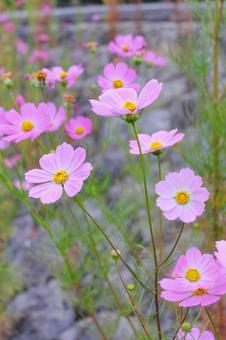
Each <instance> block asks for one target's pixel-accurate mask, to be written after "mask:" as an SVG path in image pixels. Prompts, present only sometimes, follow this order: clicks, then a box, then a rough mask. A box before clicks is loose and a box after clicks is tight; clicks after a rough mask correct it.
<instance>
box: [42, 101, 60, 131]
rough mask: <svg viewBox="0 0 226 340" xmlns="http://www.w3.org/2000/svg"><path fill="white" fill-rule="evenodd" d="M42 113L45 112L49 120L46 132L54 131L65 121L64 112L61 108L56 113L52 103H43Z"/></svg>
mask: <svg viewBox="0 0 226 340" xmlns="http://www.w3.org/2000/svg"><path fill="white" fill-rule="evenodd" d="M40 105H43V111H44V112H45V114H46V116H47V118H48V120H49V128H48V131H56V130H58V129H59V127H60V126H61V125H62V124H63V123H64V121H65V120H66V112H65V109H64V107H63V106H61V107H60V108H59V110H58V111H57V109H56V106H55V104H53V103H47V104H45V103H43V104H40Z"/></svg>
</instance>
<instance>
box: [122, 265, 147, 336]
mask: <svg viewBox="0 0 226 340" xmlns="http://www.w3.org/2000/svg"><path fill="white" fill-rule="evenodd" d="M116 269H117V273H118V276H119V279H120V281H121V284H122V286H123V288H124V290H125V292H126V294H127V296H128V298H129V300H130V303H131V306H132V308H133V311H134V313H135V315H136V317H137V319H138V321H139V323H140V325H141V327H142V329H143V331H144V334H145V335H146V336H147V337H148V339H150V335H149V333H148V331H147V329H146V326H145V323H144V321H143V320H142V317H141V315H140V313H139V311H138V309H137V306H136V302H135V300H134V298H133V296H132V294H130V292H129V290H128V289H127V287H126V284H125V282H124V280H123V278H122V275H121V272H120V268H119V265H118V264H117V263H116Z"/></svg>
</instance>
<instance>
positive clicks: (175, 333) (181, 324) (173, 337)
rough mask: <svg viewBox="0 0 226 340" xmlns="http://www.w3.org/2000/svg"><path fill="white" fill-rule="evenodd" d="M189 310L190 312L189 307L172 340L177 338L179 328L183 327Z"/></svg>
mask: <svg viewBox="0 0 226 340" xmlns="http://www.w3.org/2000/svg"><path fill="white" fill-rule="evenodd" d="M188 312H189V308H187V310H186V313H185V315H184V317H183V319H182V320H181V321H180V323H179V326H178V328H177V330H176V332H175V334H174V336H173V338H172V340H175V339H176V336H177V334H178V332H179V330H180V328H181V325H182V324H183V323H184V321H185V320H186V319H187V316H188Z"/></svg>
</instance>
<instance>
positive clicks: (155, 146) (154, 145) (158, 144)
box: [149, 141, 163, 149]
mask: <svg viewBox="0 0 226 340" xmlns="http://www.w3.org/2000/svg"><path fill="white" fill-rule="evenodd" d="M162 147H163V144H162V143H161V142H157V141H156V142H152V143H150V145H149V148H150V149H160V148H162Z"/></svg>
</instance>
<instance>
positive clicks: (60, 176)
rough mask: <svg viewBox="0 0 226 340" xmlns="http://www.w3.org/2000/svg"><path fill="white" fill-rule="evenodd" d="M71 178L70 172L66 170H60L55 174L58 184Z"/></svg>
mask: <svg viewBox="0 0 226 340" xmlns="http://www.w3.org/2000/svg"><path fill="white" fill-rule="evenodd" d="M68 178H69V174H68V173H67V171H65V170H58V171H57V172H56V173H55V174H54V175H53V180H54V182H55V183H56V184H62V185H63V184H64V183H65V182H66V181H67V180H68Z"/></svg>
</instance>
